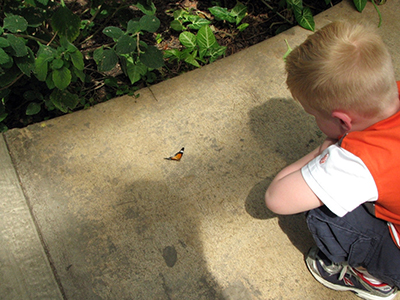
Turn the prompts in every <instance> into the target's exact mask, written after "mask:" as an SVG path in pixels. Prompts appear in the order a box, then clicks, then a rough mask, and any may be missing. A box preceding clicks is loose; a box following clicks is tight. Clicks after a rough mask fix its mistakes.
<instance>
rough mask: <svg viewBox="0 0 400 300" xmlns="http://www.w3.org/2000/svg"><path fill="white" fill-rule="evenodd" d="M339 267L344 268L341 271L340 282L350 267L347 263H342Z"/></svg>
mask: <svg viewBox="0 0 400 300" xmlns="http://www.w3.org/2000/svg"><path fill="white" fill-rule="evenodd" d="M338 266H340V267H342V270H341V271H340V274H339V278H338V279H339V280H342V279H343V278H344V276H345V275H346V273H347V271H348V269H349V265H348V264H346V263H341V264H340V265H338Z"/></svg>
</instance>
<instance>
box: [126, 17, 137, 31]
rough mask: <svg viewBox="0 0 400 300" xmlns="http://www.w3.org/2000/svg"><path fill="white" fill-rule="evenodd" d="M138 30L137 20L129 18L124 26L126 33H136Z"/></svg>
mask: <svg viewBox="0 0 400 300" xmlns="http://www.w3.org/2000/svg"><path fill="white" fill-rule="evenodd" d="M139 31H140V24H139V22H138V21H134V20H129V22H128V25H127V28H126V34H136V33H137V32H139Z"/></svg>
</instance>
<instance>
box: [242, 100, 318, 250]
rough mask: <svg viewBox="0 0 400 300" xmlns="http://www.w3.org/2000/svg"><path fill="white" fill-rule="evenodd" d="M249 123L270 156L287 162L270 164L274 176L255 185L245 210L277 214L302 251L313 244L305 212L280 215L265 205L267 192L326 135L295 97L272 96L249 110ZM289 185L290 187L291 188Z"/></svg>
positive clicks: (261, 216)
mask: <svg viewBox="0 0 400 300" xmlns="http://www.w3.org/2000/svg"><path fill="white" fill-rule="evenodd" d="M249 119H250V121H249V124H250V128H251V131H252V132H253V134H254V136H255V138H256V140H257V142H258V143H259V145H260V147H261V149H265V150H263V151H264V154H263V155H265V156H266V157H267V159H268V158H270V157H271V154H272V155H274V156H275V157H278V158H279V159H280V160H283V161H285V164H284V165H281V166H279V167H278V166H276V165H271V168H273V170H274V175H273V176H270V177H267V178H265V179H264V180H262V181H261V182H259V183H258V184H256V185H255V186H254V187H253V188H252V189H251V191H250V193H249V194H248V196H247V198H246V202H245V208H246V212H247V213H248V214H249V215H251V216H252V217H253V218H256V219H270V218H274V217H277V218H278V219H279V226H280V227H281V228H282V230H283V231H284V232H285V234H286V235H287V236H288V238H289V239H290V241H291V242H292V244H293V245H294V246H295V247H296V248H297V249H298V250H299V251H300V252H301V253H303V254H305V253H306V252H307V251H308V249H309V247H310V246H311V245H312V244H313V240H312V237H311V234H310V233H309V231H308V228H307V225H306V223H305V218H304V215H303V214H296V215H290V216H278V215H276V214H274V213H273V212H271V211H270V210H269V209H268V208H267V207H266V205H265V202H264V196H265V191H266V190H267V188H268V186H269V185H270V183H271V181H272V180H273V178H274V176H275V175H276V174H277V173H278V172H279V171H280V170H281V169H282V168H283V167H285V165H288V164H290V163H292V162H294V161H296V160H298V159H299V158H301V157H302V156H304V155H305V154H307V153H308V152H310V151H311V150H313V149H314V148H316V147H317V146H318V145H319V144H320V143H322V141H323V139H324V137H323V135H322V133H321V132H320V130H319V129H318V127H317V126H316V124H315V122H314V120H313V118H312V117H310V116H309V115H308V114H307V113H305V112H304V110H303V109H302V108H301V107H300V105H298V104H297V103H296V102H295V101H294V100H292V99H285V98H272V99H270V100H269V101H267V102H265V103H264V104H262V105H260V106H258V107H256V108H254V109H253V110H251V111H250V113H249ZM288 188H290V187H288Z"/></svg>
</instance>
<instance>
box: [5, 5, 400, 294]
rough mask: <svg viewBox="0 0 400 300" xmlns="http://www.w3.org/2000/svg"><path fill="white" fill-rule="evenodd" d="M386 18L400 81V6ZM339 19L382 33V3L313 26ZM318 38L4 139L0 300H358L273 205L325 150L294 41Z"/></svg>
mask: <svg viewBox="0 0 400 300" xmlns="http://www.w3.org/2000/svg"><path fill="white" fill-rule="evenodd" d="M380 10H381V13H382V17H383V24H382V27H381V28H380V29H379V31H380V32H381V34H382V36H383V38H384V40H385V41H386V43H387V45H388V46H389V48H390V50H391V53H392V55H393V60H394V62H395V67H396V73H397V74H399V79H400V51H398V49H400V22H399V21H398V20H399V16H400V1H399V0H390V1H388V2H387V3H386V5H384V6H381V7H380ZM341 18H346V19H347V18H348V19H360V18H363V19H368V20H371V21H372V22H374V23H376V24H377V23H378V15H377V13H376V11H375V9H374V7H373V5H372V3H370V2H369V3H368V4H367V7H366V9H365V11H364V12H363V13H362V14H360V13H358V12H356V10H355V9H354V8H353V6H352V5H351V4H350V1H344V3H341V4H339V5H337V6H335V7H334V8H332V9H330V10H328V11H326V12H324V13H322V14H320V15H318V16H317V17H316V18H315V20H316V24H317V27H318V28H320V27H322V26H323V25H325V24H327V23H329V22H331V21H332V20H336V19H341ZM309 34H310V32H308V31H306V30H304V29H301V28H299V27H295V28H293V29H290V30H288V31H286V32H284V33H282V34H280V35H278V36H276V37H274V38H271V39H269V40H267V41H265V42H262V43H260V44H258V45H255V46H253V47H251V48H249V49H246V50H244V51H242V52H240V53H237V54H235V55H233V56H230V57H227V58H225V59H222V60H220V61H217V62H215V63H213V64H211V65H209V66H206V67H203V68H201V69H199V70H195V71H192V72H189V73H187V74H185V75H182V76H179V77H177V78H174V79H171V80H168V81H165V82H162V83H160V84H157V85H154V86H152V87H151V88H148V89H143V90H141V91H140V97H139V98H137V99H135V98H132V97H127V96H124V97H121V98H117V99H113V100H111V101H108V102H106V103H103V104H100V105H97V106H96V107H94V108H92V109H89V110H85V111H80V112H77V113H73V114H69V115H66V116H64V117H61V118H57V119H53V120H50V121H46V122H43V123H40V124H35V125H32V126H29V127H27V128H24V129H15V130H10V131H8V132H7V133H5V134H4V135H3V137H1V138H0V170H1V171H0V193H1V195H2V197H1V200H0V201H1V204H0V205H1V207H2V209H1V212H0V213H1V216H0V226H1V235H0V239H1V246H0V266H1V267H0V282H1V283H0V295H1V296H0V298H1V299H69V300H70V299H79V300H80V299H146V300H148V299H179V300H180V299H185V300H189V299H225V300H231V299H232V300H233V299H235V300H239V299H240V300H250V299H260V300H265V299H311V300H313V299H315V300H316V299H318V300H320V299H324V300H325V299H335V300H344V299H358V298H357V297H356V296H354V295H353V294H352V293H349V292H344V293H343V292H342V293H340V292H335V291H331V290H329V289H326V288H324V287H322V286H321V285H320V284H319V283H318V282H316V281H315V280H314V279H313V278H312V276H311V275H310V274H309V272H308V270H307V268H306V266H305V264H304V261H303V256H304V254H305V253H306V251H307V250H308V248H309V247H310V246H312V245H313V241H312V238H311V237H310V234H309V233H308V230H307V228H306V226H305V224H304V220H303V217H302V216H301V215H296V216H287V217H277V216H275V215H273V214H272V213H270V212H269V211H267V209H266V208H265V207H264V203H263V197H264V192H265V190H266V188H267V186H268V184H269V183H270V181H271V180H272V178H273V177H274V175H275V174H276V173H277V172H278V171H279V170H280V169H281V168H282V167H284V166H285V165H286V164H288V163H290V162H293V161H294V160H295V159H297V158H299V157H301V156H302V155H304V154H306V153H307V152H309V151H310V150H311V149H313V148H315V147H316V146H317V145H318V144H319V143H320V142H321V141H322V140H323V137H322V135H321V134H320V132H319V130H318V128H317V127H316V125H315V124H314V121H313V119H312V118H310V117H309V116H307V115H306V114H305V113H304V112H303V111H302V109H301V108H300V107H299V106H298V105H297V104H295V103H294V102H293V101H292V100H291V98H290V95H289V93H288V91H287V90H286V86H285V74H284V64H283V61H282V55H283V54H284V53H285V52H286V44H285V42H284V39H287V40H288V42H289V44H290V45H291V46H292V47H293V46H295V45H297V44H299V43H301V42H302V41H303V40H304V39H305V37H306V36H307V35H309ZM182 147H185V154H184V156H183V158H182V160H181V161H180V162H176V161H168V160H164V158H165V157H168V156H171V155H173V154H174V153H175V152H177V151H178V150H180V149H181V148H182ZM399 298H400V297H399Z"/></svg>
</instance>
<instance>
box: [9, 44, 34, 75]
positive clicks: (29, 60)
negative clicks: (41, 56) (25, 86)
mask: <svg viewBox="0 0 400 300" xmlns="http://www.w3.org/2000/svg"><path fill="white" fill-rule="evenodd" d="M14 61H15V63H16V65H17V66H18V68H19V69H20V70H21V72H22V73H24V74H25V75H26V76H28V77H31V73H32V71H33V70H35V56H34V54H33V52H32V50H31V49H30V48H28V55H26V56H23V57H14Z"/></svg>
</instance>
